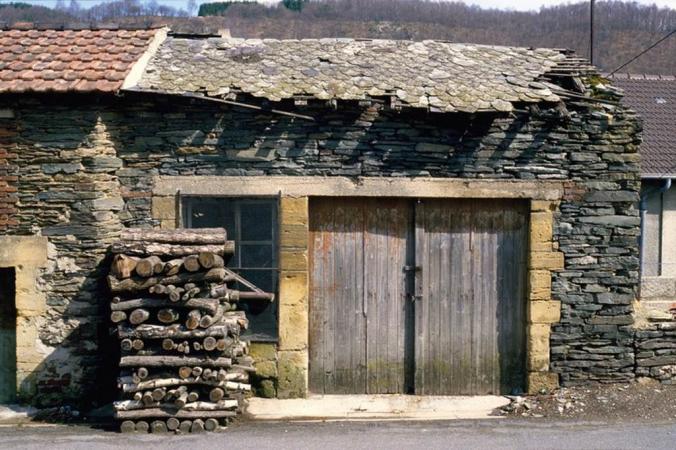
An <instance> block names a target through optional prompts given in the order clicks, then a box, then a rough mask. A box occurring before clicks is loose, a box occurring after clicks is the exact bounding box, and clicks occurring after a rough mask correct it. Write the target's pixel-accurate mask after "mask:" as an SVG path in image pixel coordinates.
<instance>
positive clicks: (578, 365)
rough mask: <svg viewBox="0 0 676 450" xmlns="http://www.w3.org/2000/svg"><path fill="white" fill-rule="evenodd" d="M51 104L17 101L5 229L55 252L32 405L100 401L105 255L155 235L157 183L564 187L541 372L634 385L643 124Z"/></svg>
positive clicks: (264, 377)
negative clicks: (166, 179) (552, 308)
mask: <svg viewBox="0 0 676 450" xmlns="http://www.w3.org/2000/svg"><path fill="white" fill-rule="evenodd" d="M54 100H55V99H53V98H52V99H44V98H41V99H34V100H31V101H30V102H28V103H26V102H27V101H25V100H23V101H22V102H21V103H16V104H15V105H14V109H15V112H16V120H17V121H18V124H19V135H18V147H19V148H18V151H17V153H18V165H19V174H18V175H19V179H18V187H19V193H18V197H19V203H18V205H17V212H18V213H17V215H16V217H17V221H18V224H17V228H16V229H17V233H19V234H28V235H31V234H42V235H44V236H48V238H49V242H50V246H51V255H50V258H51V265H50V267H49V268H48V269H47V270H46V271H45V273H44V275H43V276H42V277H41V279H40V280H39V285H40V286H41V289H42V290H43V291H44V293H45V295H46V298H47V310H46V312H45V314H44V315H43V317H42V321H41V323H40V324H39V340H40V342H41V345H44V346H46V347H49V348H50V349H51V351H50V353H49V355H50V356H49V357H47V358H46V359H45V361H44V363H43V365H42V367H41V368H40V370H39V371H37V374H36V376H35V383H36V386H37V389H38V395H37V396H36V397H35V399H36V401H38V402H41V403H50V402H54V401H55V400H56V399H58V398H66V399H72V400H76V399H83V398H87V400H89V399H97V398H98V399H102V397H105V395H104V393H105V389H102V388H101V386H102V385H107V383H109V384H110V387H111V392H112V383H113V379H112V373H113V372H112V371H106V366H105V360H108V361H113V360H114V358H112V357H108V356H110V354H111V353H110V352H114V351H115V350H114V348H108V347H106V346H107V345H110V342H109V340H108V339H107V338H106V329H107V325H106V320H104V318H103V313H104V311H102V304H103V303H104V302H101V301H100V299H101V298H103V296H102V294H101V292H102V289H104V287H103V286H102V283H101V273H102V267H103V263H104V257H105V248H106V246H107V244H108V243H110V242H111V241H112V240H114V239H115V237H116V235H117V233H118V232H119V229H120V227H122V226H158V225H160V221H159V220H155V219H153V218H152V217H153V211H152V207H153V202H152V189H153V180H154V179H155V178H154V177H156V176H158V175H162V176H176V175H182V176H191V175H204V176H210V175H218V176H234V175H240V176H249V175H285V176H300V175H303V176H315V175H326V176H348V177H358V176H376V177H383V176H387V177H454V178H471V179H486V180H492V179H499V180H535V181H537V180H541V181H546V180H559V181H563V182H565V184H566V193H565V196H564V198H563V199H562V201H561V203H560V204H559V206H558V209H556V210H555V211H554V212H553V216H552V217H553V223H552V224H551V225H552V226H553V229H554V239H553V241H552V243H551V245H552V246H553V250H555V251H556V250H558V251H560V252H563V254H564V256H565V259H564V261H563V262H564V264H565V269H564V270H559V271H557V270H554V271H553V275H552V280H551V289H550V291H551V297H552V298H553V299H555V300H561V302H562V307H561V320H560V323H559V324H558V325H555V326H554V327H553V329H552V335H551V340H550V342H549V344H550V346H551V362H550V365H551V369H552V370H553V371H554V372H556V373H558V374H560V378H561V382H562V383H563V384H574V383H584V382H588V381H591V380H599V381H612V380H623V379H627V378H630V377H632V376H633V366H634V346H633V340H632V334H631V331H630V327H631V323H632V316H631V313H632V306H631V302H632V300H633V299H634V298H635V295H636V286H637V282H638V257H637V255H638V251H637V239H636V238H637V236H638V233H639V217H638V211H637V200H638V193H637V192H638V189H639V181H638V164H637V163H638V155H637V153H636V150H637V145H638V141H639V138H638V136H637V133H638V131H639V127H638V124H637V122H636V120H635V117H634V115H633V114H631V113H628V112H626V111H625V110H623V109H622V108H615V107H612V106H607V107H600V106H598V105H596V106H594V107H593V108H590V107H588V106H587V105H585V104H582V103H579V104H574V103H570V104H569V105H568V112H569V114H562V113H561V111H560V110H556V109H551V110H549V109H542V110H540V109H534V110H533V111H532V113H530V114H529V113H527V112H526V111H522V112H517V113H516V114H515V115H514V116H497V115H482V114H479V115H477V116H475V117H472V116H468V115H461V114H453V115H436V114H426V113H423V112H416V111H404V112H401V113H399V112H388V111H384V110H382V109H381V108H380V107H378V106H374V107H370V108H366V109H363V108H359V107H356V106H342V105H341V106H340V107H339V109H338V110H332V109H327V108H325V107H313V106H310V107H307V109H305V110H304V111H303V113H304V114H308V115H311V116H314V117H315V118H316V122H308V121H304V120H301V119H294V118H290V117H284V116H279V115H274V114H269V113H264V112H252V111H249V110H245V109H232V108H229V107H221V106H219V105H213V104H208V103H199V102H197V103H193V102H190V101H186V100H180V99H166V98H161V97H140V96H134V97H130V98H122V99H105V98H101V99H98V100H97V101H96V102H94V101H92V99H91V98H76V97H68V98H60V99H59V101H58V102H56V101H54ZM53 105H58V106H53ZM285 107H287V108H292V106H290V105H285ZM392 195H395V196H396V195H397V193H396V192H393V193H392ZM557 264H558V261H557ZM290 275H293V274H290ZM538 283H541V284H542V285H543V286H544V288H547V289H549V288H548V283H547V280H539V281H538ZM546 328H547V333H548V332H549V325H547V327H546ZM543 330H544V329H543ZM288 342H291V343H290V344H289V350H288V352H287V353H288V355H287V356H289V358H287V359H288V360H287V359H284V358H283V357H280V355H281V353H280V354H276V353H274V352H272V353H271V352H270V346H269V345H268V346H265V345H261V346H258V348H256V351H257V352H259V353H261V355H264V356H265V357H264V358H263V360H264V361H266V362H269V363H270V364H267V366H266V370H265V371H264V373H262V374H261V376H260V380H261V383H260V384H259V387H258V389H259V392H260V393H267V394H268V395H272V394H273V393H277V391H276V390H277V389H278V388H279V387H280V384H281V383H287V384H286V386H290V387H289V388H288V389H289V390H290V391H292V390H293V386H295V384H294V382H293V380H288V379H284V377H286V376H288V375H289V374H290V373H291V372H292V371H289V370H285V372H284V373H283V374H282V375H280V372H279V370H280V369H285V365H289V364H291V363H292V362H293V361H294V358H293V357H295V356H294V355H296V354H298V352H300V351H301V350H299V349H297V348H296V347H295V345H294V344H293V343H292V342H293V340H292V337H289V341H288ZM546 343H547V342H546V340H545V344H546ZM545 348H546V347H545ZM273 350H274V348H273ZM104 356H105V357H106V358H104ZM273 356H274V357H273ZM283 359H284V361H282V360H283ZM275 364H276V366H275ZM299 376H300V375H299ZM280 380H282V381H280ZM263 382H264V383H263ZM297 394H298V393H295V392H291V393H290V394H289V395H297ZM88 395H91V397H87V396H88Z"/></svg>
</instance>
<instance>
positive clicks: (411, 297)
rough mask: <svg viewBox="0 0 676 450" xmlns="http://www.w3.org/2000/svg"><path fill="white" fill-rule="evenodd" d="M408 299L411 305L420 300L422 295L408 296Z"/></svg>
mask: <svg viewBox="0 0 676 450" xmlns="http://www.w3.org/2000/svg"><path fill="white" fill-rule="evenodd" d="M408 299H409V300H410V301H411V303H415V302H417V301H419V300H422V295H415V294H410V295H409V296H408Z"/></svg>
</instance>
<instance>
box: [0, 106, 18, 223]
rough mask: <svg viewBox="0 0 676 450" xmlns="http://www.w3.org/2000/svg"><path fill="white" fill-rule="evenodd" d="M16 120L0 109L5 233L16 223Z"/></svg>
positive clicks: (0, 218)
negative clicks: (14, 216)
mask: <svg viewBox="0 0 676 450" xmlns="http://www.w3.org/2000/svg"><path fill="white" fill-rule="evenodd" d="M16 134H17V133H16V121H15V120H14V112H13V111H12V110H9V109H0V233H5V232H7V230H9V229H10V228H11V227H12V226H14V225H16V220H15V219H14V218H13V215H14V213H15V212H16V210H15V208H14V204H15V203H16V182H17V180H18V179H17V176H16V165H15V164H14V161H15V159H16V153H15V138H16Z"/></svg>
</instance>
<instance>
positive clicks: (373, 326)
mask: <svg viewBox="0 0 676 450" xmlns="http://www.w3.org/2000/svg"><path fill="white" fill-rule="evenodd" d="M412 219H413V218H412V213H411V206H410V203H409V202H407V201H405V200H397V199H361V198H359V199H321V200H317V201H312V202H311V204H310V276H311V282H310V286H311V291H310V299H311V301H310V390H311V391H312V392H316V393H326V394H329V393H332V394H337V393H345V394H355V393H370V394H376V393H400V392H405V391H406V382H407V379H406V374H407V373H410V370H409V371H407V370H406V362H407V360H408V361H410V362H412V359H411V357H410V355H409V353H410V352H411V351H412V348H411V347H410V346H409V347H408V348H407V347H406V345H405V344H406V340H407V337H408V334H407V329H406V324H407V320H410V314H407V312H406V309H407V301H406V298H407V286H406V283H407V278H406V277H405V276H403V275H405V271H404V267H405V266H407V264H408V263H409V261H408V259H409V258H411V257H412V251H411V250H412V249H410V248H409V246H410V244H411V239H409V234H410V233H411V231H412V229H411V223H412ZM410 328H411V327H409V330H410ZM409 342H410V339H409ZM407 356H408V359H407Z"/></svg>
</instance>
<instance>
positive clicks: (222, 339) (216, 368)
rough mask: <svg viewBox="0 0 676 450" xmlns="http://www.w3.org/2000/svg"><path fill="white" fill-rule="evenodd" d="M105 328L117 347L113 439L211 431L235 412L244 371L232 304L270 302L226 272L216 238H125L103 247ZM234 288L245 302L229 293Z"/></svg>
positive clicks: (249, 365) (187, 234)
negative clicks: (109, 257)
mask: <svg viewBox="0 0 676 450" xmlns="http://www.w3.org/2000/svg"><path fill="white" fill-rule="evenodd" d="M111 250H112V253H113V261H112V265H111V268H110V274H109V275H108V286H109V288H110V291H111V293H112V300H111V303H110V310H111V312H110V320H111V322H112V323H113V324H114V326H115V334H116V335H117V338H118V339H119V344H120V355H121V357H120V363H119V365H120V376H119V378H118V385H119V388H120V391H121V393H122V400H120V401H118V402H115V405H114V406H115V418H116V419H118V420H120V421H121V424H120V430H121V431H122V432H148V431H151V432H154V433H156V432H177V433H188V432H190V433H195V432H201V431H216V430H219V429H221V428H222V427H224V426H225V425H226V424H227V421H228V419H229V418H231V417H234V416H235V415H236V414H237V412H238V411H239V406H240V401H241V400H242V399H243V397H244V395H245V394H246V393H247V392H249V391H250V390H251V386H250V385H249V384H248V381H249V373H251V372H253V371H254V367H253V360H252V359H251V357H249V356H248V354H247V353H248V351H247V343H246V342H245V341H241V340H240V339H239V336H240V333H241V332H242V331H243V330H245V329H246V327H247V323H248V322H247V319H246V316H245V314H244V312H242V311H238V310H237V303H238V301H239V300H240V299H260V300H266V301H272V300H273V297H272V295H271V294H268V293H265V292H262V291H261V290H259V289H257V288H256V287H255V286H253V285H251V284H250V283H248V282H246V280H243V279H241V278H240V277H239V276H238V275H237V274H235V273H233V272H231V271H230V270H228V269H227V268H226V267H225V265H226V262H227V260H228V257H229V256H230V255H232V253H233V252H234V243H233V242H232V241H228V240H227V239H226V231H225V230H224V229H223V228H214V229H211V228H209V229H181V230H145V229H127V230H125V231H123V232H122V236H121V240H120V241H119V242H117V243H115V244H113V245H112V247H111ZM232 282H238V283H239V284H240V285H241V286H246V287H247V289H251V291H252V292H240V291H238V290H234V289H231V288H230V287H229V283H232Z"/></svg>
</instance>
